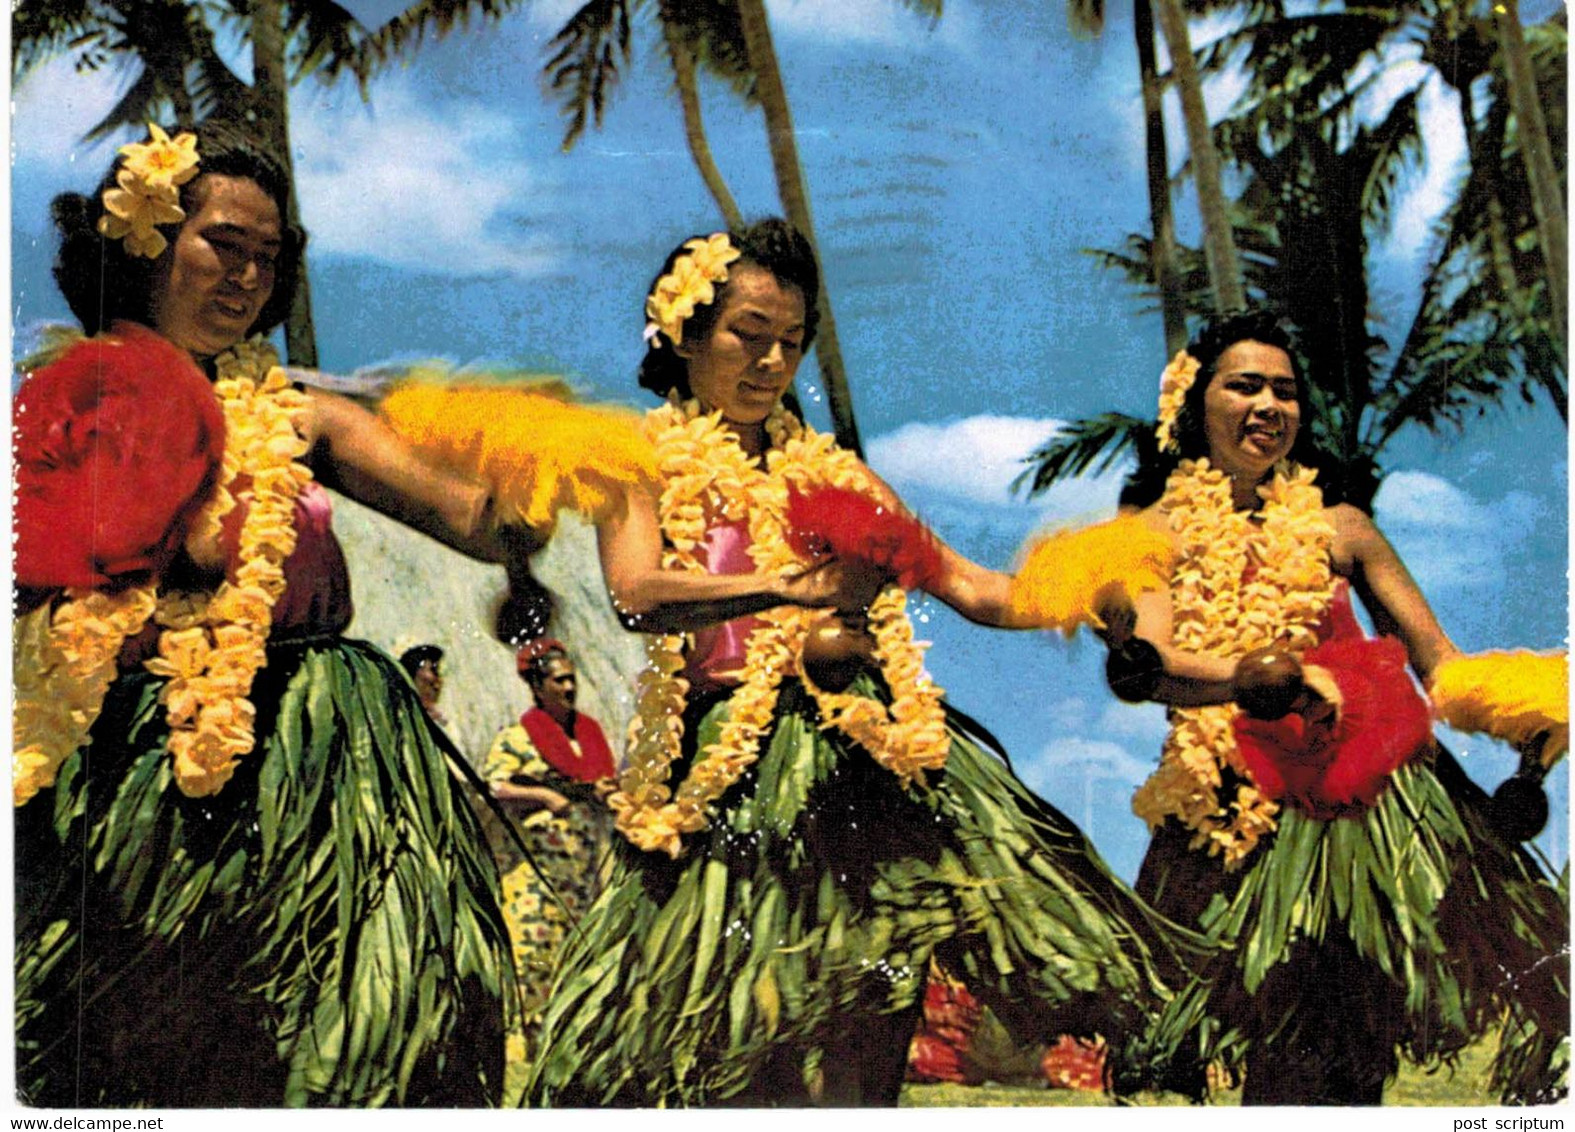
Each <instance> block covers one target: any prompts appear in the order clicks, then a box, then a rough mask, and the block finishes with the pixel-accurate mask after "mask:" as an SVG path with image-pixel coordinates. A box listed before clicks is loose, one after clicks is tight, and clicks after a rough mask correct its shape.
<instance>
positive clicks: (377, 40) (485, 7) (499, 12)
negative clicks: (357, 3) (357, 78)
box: [347, 0, 523, 76]
mask: <svg viewBox="0 0 1575 1132" xmlns="http://www.w3.org/2000/svg"><path fill="white" fill-rule="evenodd" d="M521 3H523V0H417V3H414V4H411V5H410V7H408V8H406V9H405V10H404V11H403V12H401V13H400V14H399V15H398V16H396V17H394V18H393V19H392V20H389V21H388V22H387V23H386V24H384V25H383V26H382V27H380V28H378V29H377V31H375V32H373V33H372V35H371V36H370V37H369V38H368V39H366V40H365V41H364V42H363V43H362V44H361V47H360V50H359V52H358V53H357V57H356V59H355V62H354V64H353V65H352V66H351V69H352V70H353V71H354V73H355V74H357V75H361V74H363V73H365V74H366V75H368V76H370V75H373V74H376V73H377V72H378V71H381V70H383V69H384V68H386V67H387V66H388V65H389V64H390V63H392V62H394V61H395V60H398V59H407V58H409V57H410V56H411V55H412V54H414V53H415V52H416V51H417V50H419V49H420V47H421V45H422V44H423V43H425V42H426V39H427V36H429V35H430V36H432V37H433V38H435V39H442V38H444V37H445V36H447V35H449V34H450V33H452V32H453V31H454V30H455V29H459V30H461V31H463V30H466V29H468V28H469V27H470V25H471V23H472V22H477V23H483V22H486V21H488V20H491V21H493V22H496V21H497V20H500V19H502V18H503V17H504V16H505V15H507V14H508V13H509V12H512V11H514V10H516V9H517V8H519V7H520V5H521ZM347 65H349V64H347Z"/></svg>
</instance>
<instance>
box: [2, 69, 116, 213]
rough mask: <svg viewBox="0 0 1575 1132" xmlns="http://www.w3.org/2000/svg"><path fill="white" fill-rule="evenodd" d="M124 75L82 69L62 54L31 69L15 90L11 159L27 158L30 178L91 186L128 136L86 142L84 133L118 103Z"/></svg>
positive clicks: (19, 161) (20, 161)
mask: <svg viewBox="0 0 1575 1132" xmlns="http://www.w3.org/2000/svg"><path fill="white" fill-rule="evenodd" d="M126 81H127V80H126V78H125V77H123V76H121V75H120V74H119V72H117V71H115V70H114V69H113V68H106V69H103V70H99V71H87V72H83V73H81V74H78V73H77V71H76V68H75V67H73V66H72V64H71V62H70V60H69V59H64V58H60V59H53V60H51V61H50V62H48V63H45V64H42V65H41V66H39V67H38V68H37V69H36V70H34V71H32V72H30V73H29V74H28V75H27V77H26V78H24V79H23V80H22V81H21V82H19V83H17V84H16V86H15V87H13V88H12V91H11V157H12V161H13V163H14V164H16V165H24V164H25V165H26V167H27V171H28V174H27V175H28V177H29V178H30V179H32V178H37V179H41V180H45V181H48V182H50V183H51V184H52V185H55V186H57V187H65V186H66V185H67V184H72V185H76V186H77V187H79V188H84V189H85V188H87V187H89V186H90V185H91V183H92V182H95V181H97V180H98V178H99V177H100V176H102V175H103V173H104V171H105V170H106V169H108V168H109V163H110V159H111V158H112V157H113V156H114V153H115V147H116V146H117V145H120V144H124V143H125V142H126V141H127V140H128V138H127V137H117V138H110V139H106V140H104V141H100V142H94V143H93V144H91V145H84V144H82V141H81V138H82V135H83V134H85V133H87V132H88V131H89V130H91V129H92V128H93V127H94V126H95V125H97V124H98V122H99V121H100V120H102V119H103V117H104V115H106V114H108V113H109V111H110V110H111V109H113V108H114V105H115V103H116V101H117V100H118V99H119V98H120V96H121V95H122V94H123V93H124V88H125V86H126ZM128 137H129V135H128Z"/></svg>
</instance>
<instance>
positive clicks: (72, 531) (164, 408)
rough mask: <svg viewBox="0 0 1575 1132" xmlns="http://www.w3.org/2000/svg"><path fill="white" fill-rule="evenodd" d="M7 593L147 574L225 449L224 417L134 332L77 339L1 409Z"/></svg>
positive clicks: (157, 347)
mask: <svg viewBox="0 0 1575 1132" xmlns="http://www.w3.org/2000/svg"><path fill="white" fill-rule="evenodd" d="M12 423H13V426H14V430H13V436H14V438H15V448H14V452H15V456H16V513H15V518H14V522H15V530H16V582H17V585H18V586H24V587H37V588H47V589H54V588H58V587H61V586H84V587H89V586H104V585H108V584H110V583H113V582H116V581H128V580H132V579H135V578H141V577H146V576H151V575H157V574H158V573H159V572H160V571H161V570H163V569H164V567H166V566H167V565H168V564H169V561H170V559H171V558H173V557H174V555H175V552H176V551H177V550H178V549H179V548H180V546H181V544H182V543H183V542H184V541H185V538H186V533H187V529H188V527H189V526H190V523H191V521H192V519H193V518H194V517H195V516H196V513H197V511H198V509H199V508H200V507H201V506H202V504H203V503H204V502H205V501H206V500H207V498H208V495H209V493H210V492H211V490H212V488H213V484H214V483H215V482H216V480H217V477H218V473H219V461H220V458H221V457H222V455H223V452H224V414H223V412H222V410H221V409H220V408H219V402H218V399H217V398H216V397H214V395H213V388H212V386H211V385H209V384H208V379H207V378H206V377H204V376H203V373H202V371H201V370H200V369H198V368H197V365H196V363H195V362H193V361H192V359H191V356H190V355H189V354H187V353H186V352H185V351H184V350H181V349H180V348H179V347H177V346H174V345H172V344H171V343H170V342H168V341H166V340H165V339H163V338H161V337H159V336H158V335H157V334H155V333H154V332H153V331H151V330H148V329H146V328H145V327H141V326H136V325H134V324H131V323H120V324H117V325H116V327H115V330H114V332H113V333H112V334H108V335H102V336H100V337H97V338H89V339H85V340H84V341H81V342H78V343H76V344H75V345H73V346H72V347H71V348H70V349H68V350H67V351H66V352H65V353H64V354H62V355H61V356H60V357H59V358H58V359H57V360H55V361H53V362H51V363H50V364H48V365H46V366H43V367H41V368H40V369H38V370H36V371H35V372H34V373H33V374H32V375H31V376H29V377H28V379H27V380H26V381H25V382H24V383H23V384H22V388H21V390H20V391H19V392H18V393H17V396H16V403H15V406H14V407H13V409H12Z"/></svg>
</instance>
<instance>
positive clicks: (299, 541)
mask: <svg viewBox="0 0 1575 1132" xmlns="http://www.w3.org/2000/svg"><path fill="white" fill-rule="evenodd" d="M236 510H237V511H239V510H241V508H239V507H237V508H236ZM232 514H234V512H232ZM182 561H183V560H177V561H176V564H175V565H174V567H172V568H171V570H170V572H169V574H167V575H166V578H165V580H166V581H167V582H168V583H169V585H170V588H173V589H182V588H186V587H189V586H194V585H199V584H207V585H210V586H211V585H212V580H211V579H208V580H207V581H206V582H205V583H204V582H199V581H198V580H197V579H196V578H194V577H193V576H192V574H191V564H190V562H189V560H184V566H183V564H182ZM354 612H355V610H354V607H353V606H352V605H351V602H350V571H349V569H348V568H347V567H346V565H345V556H344V551H343V550H341V549H340V547H339V540H338V539H337V538H335V537H334V531H333V504H332V503H331V502H330V501H329V498H328V492H327V491H326V490H324V489H323V487H322V485H321V484H319V483H317V482H315V481H313V482H310V483H308V484H307V485H306V486H305V487H304V488H302V489H301V493H300V494H299V495H297V496H296V497H295V549H294V550H293V551H292V552H291V553H290V557H288V558H286V559H285V560H284V593H283V594H282V595H280V598H279V600H278V601H277V602H275V603H274V607H273V626H272V630H271V632H270V633H269V634H268V640H269V641H270V642H273V643H277V642H280V641H291V640H301V639H302V638H305V637H319V636H333V635H337V634H339V633H342V632H344V630H345V628H346V626H348V625H349V624H350V617H351V615H352V614H353V613H354ZM158 651H159V627H158V626H157V625H155V624H154V623H153V622H152V621H149V622H148V624H147V625H146V626H144V628H143V630H142V632H141V633H140V634H138V635H137V636H136V637H133V638H132V639H131V640H129V641H127V642H126V645H125V647H124V648H123V649H121V653H120V666H121V667H122V668H136V667H138V666H139V665H141V664H142V662H143V661H145V660H147V659H148V658H149V657H151V656H154V655H155V654H157V653H158Z"/></svg>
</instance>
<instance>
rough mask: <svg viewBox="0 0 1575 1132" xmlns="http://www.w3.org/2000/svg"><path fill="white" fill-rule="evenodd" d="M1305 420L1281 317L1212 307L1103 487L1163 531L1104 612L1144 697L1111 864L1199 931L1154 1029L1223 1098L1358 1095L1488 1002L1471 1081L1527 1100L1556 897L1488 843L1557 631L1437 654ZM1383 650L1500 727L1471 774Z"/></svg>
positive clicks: (1372, 1098) (1502, 815) (1562, 904)
mask: <svg viewBox="0 0 1575 1132" xmlns="http://www.w3.org/2000/svg"><path fill="white" fill-rule="evenodd" d="M1312 423H1313V422H1312V421H1311V420H1310V409H1309V396H1308V388H1307V384H1306V380H1305V378H1304V377H1303V376H1302V374H1301V373H1300V372H1299V371H1298V368H1297V362H1296V359H1295V353H1294V349H1293V346H1292V343H1291V340H1290V338H1289V337H1288V335H1287V334H1286V332H1285V331H1284V330H1283V329H1282V328H1281V327H1279V326H1278V324H1277V323H1276V322H1275V321H1274V320H1273V319H1272V318H1271V317H1269V316H1267V315H1263V314H1247V315H1238V316H1234V317H1231V318H1228V319H1223V320H1220V321H1218V322H1216V323H1214V324H1211V325H1210V326H1209V327H1208V328H1207V329H1206V330H1205V331H1204V333H1203V334H1202V335H1201V336H1200V337H1199V339H1198V341H1197V342H1196V344H1195V345H1193V346H1192V347H1191V348H1190V352H1189V353H1187V354H1183V355H1178V357H1177V359H1176V360H1175V361H1174V362H1173V363H1172V364H1171V366H1170V368H1169V369H1167V370H1166V373H1165V376H1164V379H1163V382H1162V387H1161V393H1160V419H1159V431H1158V440H1159V445H1158V447H1159V451H1160V453H1161V454H1162V459H1161V461H1160V464H1159V466H1157V467H1149V466H1145V467H1143V468H1141V469H1140V471H1139V474H1138V475H1137V476H1136V477H1134V481H1133V483H1132V484H1130V485H1129V488H1128V502H1130V503H1134V504H1137V505H1140V506H1144V507H1146V510H1144V511H1143V512H1142V515H1141V519H1142V521H1143V522H1144V523H1146V524H1147V525H1148V526H1149V527H1150V529H1151V530H1153V531H1155V532H1157V533H1160V534H1163V535H1164V536H1165V537H1166V538H1168V539H1170V540H1171V542H1172V545H1173V547H1174V551H1175V563H1174V566H1173V568H1172V571H1171V576H1170V577H1171V580H1170V586H1169V589H1168V592H1165V591H1154V592H1149V593H1145V594H1143V595H1141V596H1139V597H1138V598H1137V600H1136V603H1135V610H1136V612H1135V621H1134V620H1131V619H1112V621H1111V623H1110V625H1109V626H1108V627H1107V630H1106V632H1107V639H1108V640H1109V642H1110V643H1111V645H1112V649H1113V651H1112V655H1111V660H1110V666H1109V672H1110V676H1111V683H1112V687H1113V688H1114V689H1115V690H1116V691H1117V693H1118V694H1119V695H1121V696H1122V697H1123V698H1126V699H1134V700H1135V699H1145V698H1147V699H1155V700H1159V701H1162V702H1164V703H1166V704H1168V705H1169V706H1170V727H1171V730H1170V735H1169V738H1168V739H1167V741H1166V744H1165V747H1164V751H1163V754H1162V755H1161V760H1160V764H1159V767H1158V769H1157V770H1156V771H1155V773H1154V774H1153V776H1152V777H1150V779H1149V780H1148V781H1147V782H1146V783H1145V784H1144V785H1143V786H1142V787H1141V788H1140V789H1139V790H1138V792H1137V794H1136V796H1135V797H1134V799H1133V809H1134V810H1135V811H1136V812H1137V814H1138V815H1139V816H1140V817H1142V818H1144V819H1145V820H1147V821H1148V823H1149V825H1150V826H1151V827H1152V828H1153V830H1154V838H1153V842H1152V844H1151V845H1150V848H1149V851H1148V853H1147V855H1146V857H1145V858H1144V861H1143V864H1142V868H1141V871H1140V873H1139V877H1138V882H1137V890H1138V892H1139V893H1140V894H1141V895H1142V896H1144V897H1145V898H1146V899H1147V900H1149V901H1150V902H1151V903H1152V905H1153V906H1154V907H1155V908H1156V909H1158V910H1159V911H1160V912H1163V913H1164V914H1166V915H1167V916H1169V917H1171V918H1172V919H1174V920H1176V921H1177V922H1179V923H1183V924H1188V925H1192V926H1199V927H1201V928H1203V929H1205V930H1206V931H1207V932H1209V933H1210V934H1211V935H1212V936H1213V937H1214V939H1215V940H1216V942H1218V943H1220V944H1222V945H1224V946H1223V947H1222V949H1221V950H1220V951H1219V952H1218V954H1217V955H1216V957H1215V958H1214V959H1213V960H1212V961H1211V962H1210V964H1209V965H1208V967H1207V968H1205V969H1204V970H1203V971H1202V972H1200V977H1199V979H1198V981H1197V982H1195V983H1194V984H1193V985H1192V987H1191V988H1190V989H1189V990H1188V991H1187V992H1186V993H1185V994H1182V995H1180V996H1178V998H1177V1000H1175V1002H1174V1003H1173V1004H1172V1006H1171V1008H1170V1009H1169V1011H1168V1012H1167V1016H1166V1017H1165V1018H1164V1019H1163V1020H1162V1022H1161V1024H1160V1026H1159V1027H1157V1028H1156V1035H1157V1039H1158V1040H1157V1043H1156V1049H1157V1050H1158V1051H1159V1052H1160V1054H1161V1055H1164V1054H1167V1053H1168V1054H1176V1053H1179V1054H1181V1055H1182V1056H1183V1057H1184V1058H1185V1057H1188V1056H1190V1057H1191V1058H1193V1059H1194V1060H1195V1062H1196V1064H1198V1065H1200V1066H1201V1065H1202V1064H1204V1063H1205V1062H1207V1061H1210V1060H1213V1059H1215V1058H1224V1059H1226V1060H1227V1061H1230V1062H1232V1063H1235V1064H1236V1065H1238V1066H1240V1065H1244V1066H1245V1070H1246V1082H1245V1087H1244V1094H1243V1102H1244V1103H1247V1104H1302V1105H1309V1104H1377V1103H1379V1102H1380V1100H1381V1099H1382V1093H1383V1087H1384V1084H1385V1082H1386V1081H1387V1080H1389V1079H1390V1078H1392V1077H1393V1075H1394V1073H1395V1071H1396V1068H1397V1066H1398V1058H1399V1056H1400V1055H1401V1054H1404V1055H1405V1056H1407V1057H1409V1058H1412V1059H1414V1060H1417V1061H1421V1062H1425V1063H1435V1062H1437V1061H1438V1060H1440V1059H1448V1058H1450V1057H1452V1055H1454V1054H1455V1053H1457V1052H1458V1051H1459V1050H1461V1049H1462V1048H1463V1047H1464V1046H1465V1045H1467V1044H1468V1043H1470V1042H1471V1041H1473V1040H1476V1039H1477V1038H1479V1037H1481V1036H1482V1035H1483V1034H1484V1033H1486V1032H1487V1031H1489V1030H1490V1029H1492V1028H1494V1027H1501V1030H1500V1046H1499V1050H1500V1052H1499V1054H1498V1058H1497V1062H1496V1064H1495V1072H1494V1086H1495V1088H1496V1090H1498V1091H1500V1092H1501V1093H1502V1095H1503V1096H1504V1098H1505V1099H1506V1100H1507V1101H1512V1102H1522V1103H1524V1102H1536V1101H1547V1100H1551V1099H1553V1098H1554V1097H1555V1096H1557V1095H1558V1093H1559V1092H1560V1091H1561V1090H1562V1088H1563V1083H1562V1080H1561V1077H1562V1070H1563V1066H1564V1064H1565V1056H1566V1055H1565V1054H1564V1053H1563V1052H1562V1050H1561V1046H1562V1045H1563V1043H1564V1042H1565V1039H1566V1036H1567V1033H1568V1012H1569V998H1568V958H1567V953H1566V948H1567V942H1568V911H1567V899H1566V897H1565V895H1564V893H1563V892H1562V890H1561V889H1560V888H1559V887H1556V886H1555V885H1554V884H1552V883H1550V882H1549V880H1548V879H1547V878H1546V877H1545V876H1544V875H1543V874H1542V872H1541V871H1540V870H1539V868H1538V867H1537V865H1536V864H1535V863H1534V862H1533V860H1532V858H1531V857H1530V855H1529V854H1527V853H1526V852H1525V851H1523V850H1522V849H1521V848H1520V847H1519V846H1518V845H1516V844H1515V842H1516V841H1517V840H1519V839H1521V838H1529V837H1530V836H1533V835H1534V834H1535V833H1536V832H1537V829H1538V828H1540V825H1541V820H1540V819H1538V818H1537V816H1536V815H1535V814H1531V815H1530V819H1531V820H1530V821H1529V822H1528V821H1527V820H1526V818H1527V816H1528V814H1527V812H1526V811H1527V807H1528V806H1529V807H1530V808H1532V809H1534V808H1535V802H1536V801H1537V800H1538V798H1539V797H1540V789H1539V788H1538V787H1537V786H1536V785H1535V784H1536V783H1537V782H1539V781H1540V778H1541V775H1542V773H1543V772H1544V771H1545V769H1546V767H1547V766H1548V765H1549V764H1551V762H1552V761H1553V760H1554V759H1556V758H1557V757H1558V756H1559V755H1560V754H1562V753H1563V751H1564V750H1565V748H1566V747H1567V745H1568V709H1567V706H1566V699H1567V694H1568V693H1567V675H1566V665H1565V660H1564V657H1563V656H1562V655H1535V654H1497V655H1489V656H1486V657H1482V658H1471V657H1463V656H1461V654H1460V652H1459V650H1458V649H1456V647H1455V646H1454V645H1453V644H1452V643H1451V641H1450V639H1449V637H1448V636H1447V635H1446V634H1445V633H1444V630H1443V629H1442V628H1441V627H1440V625H1439V624H1438V621H1437V619H1436V618H1435V617H1434V615H1433V613H1432V610H1431V609H1430V608H1429V607H1428V604H1427V601H1426V599H1425V598H1424V597H1423V596H1422V594H1421V592H1420V590H1418V588H1417V586H1416V583H1415V582H1414V581H1413V580H1412V578H1411V576H1410V574H1409V573H1408V572H1407V570H1406V568H1405V566H1404V564H1403V563H1402V562H1401V561H1400V558H1399V557H1398V556H1397V555H1396V554H1395V551H1394V549H1393V548H1392V547H1391V546H1390V545H1389V543H1388V542H1387V541H1386V540H1385V538H1384V537H1383V535H1382V534H1381V533H1380V532H1379V531H1378V529H1377V528H1376V527H1375V526H1374V525H1373V522H1372V520H1371V519H1370V518H1369V517H1368V516H1367V515H1366V514H1364V513H1363V512H1361V511H1359V510H1358V509H1356V508H1355V507H1353V506H1351V505H1349V504H1344V503H1340V502H1338V498H1337V494H1336V493H1337V491H1338V481H1334V480H1331V478H1330V477H1329V475H1328V473H1326V472H1321V471H1319V464H1320V459H1319V455H1318V453H1317V451H1316V449H1315V448H1314V447H1313V445H1312V442H1311V438H1312V428H1311V427H1310V426H1311V425H1312ZM1353 592H1354V593H1355V594H1356V595H1357V596H1358V597H1360V598H1361V601H1362V604H1363V605H1364V606H1365V607H1366V609H1367V611H1368V612H1369V614H1370V615H1371V617H1372V621H1373V623H1374V625H1376V626H1377V628H1378V629H1379V631H1380V633H1382V634H1383V636H1380V637H1378V638H1376V639H1372V640H1369V639H1367V638H1366V636H1365V634H1364V633H1363V631H1362V629H1361V627H1360V626H1359V625H1358V623H1357V622H1356V620H1355V618H1354V616H1353V613H1352V607H1351V594H1352V593H1353ZM1407 664H1409V666H1410V669H1411V670H1412V671H1414V672H1415V673H1416V675H1417V676H1418V677H1419V678H1420V680H1421V681H1422V683H1423V685H1424V686H1426V687H1427V688H1428V690H1429V693H1430V698H1431V707H1432V710H1433V712H1434V713H1435V714H1437V715H1438V716H1439V717H1440V718H1443V719H1445V720H1446V721H1448V722H1450V723H1452V724H1454V725H1456V726H1460V727H1464V728H1467V729H1471V730H1485V731H1488V732H1489V733H1491V734H1494V735H1497V736H1499V737H1501V738H1505V739H1508V740H1510V741H1512V742H1514V743H1516V744H1517V745H1518V746H1519V747H1520V749H1521V750H1522V752H1523V762H1522V770H1521V771H1520V772H1518V773H1517V775H1516V777H1515V778H1514V779H1512V780H1511V783H1510V784H1509V785H1508V786H1507V787H1505V788H1501V789H1500V791H1499V794H1498V795H1496V796H1495V797H1494V798H1493V799H1491V800H1490V799H1488V798H1487V797H1486V796H1485V795H1484V794H1483V793H1482V791H1481V790H1480V789H1478V788H1477V787H1476V786H1474V785H1473V784H1472V783H1471V782H1470V780H1469V779H1467V778H1466V776H1465V775H1464V774H1463V773H1462V771H1461V769H1460V767H1459V765H1458V764H1457V763H1456V762H1455V761H1454V759H1453V758H1452V757H1451V756H1450V754H1449V753H1448V752H1447V751H1445V750H1444V749H1442V748H1441V747H1439V746H1438V745H1437V744H1436V743H1435V742H1434V741H1433V739H1432V736H1431V732H1430V720H1429V705H1428V703H1427V702H1425V701H1424V700H1423V699H1422V697H1421V696H1420V695H1419V694H1418V693H1417V691H1416V690H1415V688H1414V686H1413V684H1412V682H1411V679H1410V676H1409V674H1408V673H1407ZM1541 804H1542V813H1541V817H1542V818H1545V817H1546V800H1545V799H1541ZM1205 1020H1207V1021H1206V1022H1205ZM1202 1076H1203V1075H1202V1073H1201V1070H1200V1071H1199V1073H1198V1079H1199V1080H1200V1081H1201V1080H1202Z"/></svg>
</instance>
